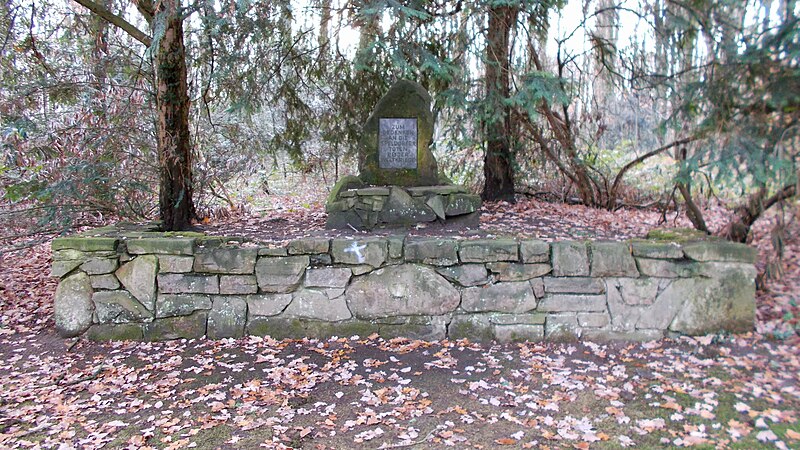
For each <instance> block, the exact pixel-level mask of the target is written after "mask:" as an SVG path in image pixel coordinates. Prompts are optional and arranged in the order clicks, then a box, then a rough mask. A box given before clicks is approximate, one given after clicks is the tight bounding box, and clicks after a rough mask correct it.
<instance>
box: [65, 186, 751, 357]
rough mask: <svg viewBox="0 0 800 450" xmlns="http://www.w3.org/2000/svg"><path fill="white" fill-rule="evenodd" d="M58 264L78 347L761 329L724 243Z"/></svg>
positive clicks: (747, 279)
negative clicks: (86, 343) (111, 342)
mask: <svg viewBox="0 0 800 450" xmlns="http://www.w3.org/2000/svg"><path fill="white" fill-rule="evenodd" d="M356 195H357V194H356ZM345 198H347V197H345ZM53 257H54V261H53V268H52V274H53V276H56V277H58V278H59V279H60V282H59V285H58V289H57V291H56V296H55V322H56V327H57V329H58V331H59V333H60V334H61V335H62V336H65V337H70V336H80V335H86V336H87V337H89V338H91V339H100V340H106V339H146V340H164V339H178V338H199V337H202V336H207V337H209V338H224V337H239V336H243V335H245V334H254V335H271V336H273V337H277V338H285V337H292V338H302V337H327V336H332V335H337V336H352V335H361V336H368V335H370V334H372V333H378V334H380V335H383V336H385V337H397V336H403V337H408V338H420V339H431V340H432V339H443V338H451V339H469V340H472V341H492V340H495V341H501V342H509V341H535V340H573V339H590V340H610V339H634V340H642V339H648V340H649V339H656V338H659V337H662V336H665V335H668V334H689V335H696V334H705V333H718V332H744V331H749V330H752V329H753V326H754V321H755V283H754V279H755V275H756V271H755V267H754V265H753V263H754V261H755V250H754V249H752V248H750V247H747V246H744V245H740V244H733V243H730V242H726V241H714V240H698V241H682V242H680V243H676V242H670V241H663V240H634V241H626V242H584V241H564V242H553V243H547V242H542V241H538V240H533V239H510V238H509V239H504V238H496V239H478V240H464V239H456V238H432V237H430V238H411V237H406V236H403V235H394V236H389V237H371V238H359V239H348V238H333V239H328V238H305V239H299V240H296V241H293V242H290V243H288V244H287V245H285V246H283V247H278V248H268V247H259V246H255V245H252V246H248V244H247V243H243V242H241V240H237V239H236V238H219V237H207V236H203V235H199V234H196V233H194V234H193V233H187V234H185V235H181V234H175V233H170V234H165V233H157V232H151V231H130V230H125V229H121V228H115V227H108V228H106V229H102V230H96V231H95V232H89V233H85V234H83V235H79V236H75V237H67V238H59V239H56V240H55V241H54V242H53Z"/></svg>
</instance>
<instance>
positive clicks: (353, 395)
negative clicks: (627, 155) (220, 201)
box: [0, 200, 800, 449]
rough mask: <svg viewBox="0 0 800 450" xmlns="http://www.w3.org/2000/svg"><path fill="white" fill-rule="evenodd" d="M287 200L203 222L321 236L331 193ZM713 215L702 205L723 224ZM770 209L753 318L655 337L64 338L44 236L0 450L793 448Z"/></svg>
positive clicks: (798, 400)
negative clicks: (498, 340) (763, 275)
mask: <svg viewBox="0 0 800 450" xmlns="http://www.w3.org/2000/svg"><path fill="white" fill-rule="evenodd" d="M284 205H285V206H284V207H282V208H280V209H274V210H272V211H271V212H270V214H269V218H259V217H258V216H257V215H239V216H236V217H230V218H229V219H228V220H227V221H225V222H221V223H209V224H207V225H206V227H207V229H210V230H217V231H219V232H223V231H225V232H228V231H235V230H236V229H237V227H238V229H239V230H246V229H249V230H251V231H252V232H253V233H260V234H259V235H263V230H264V229H265V228H264V227H265V226H268V227H270V228H269V229H271V230H274V231H275V233H274V234H270V236H271V239H272V240H282V239H291V238H294V237H299V236H304V235H308V234H313V233H319V232H322V231H321V225H322V224H324V217H325V216H324V213H323V212H322V209H321V205H319V204H318V203H317V204H308V203H303V202H300V203H297V204H294V203H292V202H291V201H287V202H286V203H285V204H284ZM720 211H721V210H719V209H717V210H715V211H708V214H709V217H710V218H711V219H710V222H711V225H712V227H715V226H717V225H719V224H721V223H722V222H723V221H724V217H723V214H722V213H721V212H720ZM667 219H668V220H667V223H666V224H660V223H659V222H660V220H661V214H660V213H659V212H658V211H643V210H620V211H617V212H614V213H610V212H604V211H597V210H592V209H588V208H583V207H580V206H564V205H561V204H549V203H543V202H538V201H533V200H530V201H522V202H519V203H518V204H516V205H507V204H493V205H488V206H487V207H486V208H485V211H484V215H483V217H482V223H481V229H480V230H472V231H470V230H466V231H465V230H461V231H464V232H466V233H477V234H479V235H494V234H496V233H502V234H516V235H524V236H533V237H539V238H542V239H546V240H551V239H555V238H580V239H621V238H627V237H635V236H643V235H644V234H645V233H646V231H647V230H649V229H652V228H655V227H658V226H675V225H677V226H683V225H685V222H684V221H683V219H677V220H674V219H673V218H672V217H671V216H667ZM777 219H778V218H777V216H775V215H772V216H770V217H768V218H766V219H764V220H762V221H760V222H759V223H758V224H757V226H756V229H755V233H754V236H755V238H754V240H753V243H752V245H754V246H756V247H758V248H759V250H760V261H759V263H758V266H759V270H760V271H762V272H763V271H764V270H765V268H766V267H768V266H771V267H772V270H771V272H772V273H777V272H776V271H775V270H774V269H775V267H780V268H781V269H782V270H781V272H782V273H781V277H780V279H772V280H768V281H766V282H764V283H762V287H761V289H760V290H759V292H758V298H757V304H758V322H757V324H756V330H755V332H753V333H748V334H743V335H709V336H703V337H696V338H689V337H684V338H679V339H663V340H660V341H655V342H647V343H623V342H617V343H610V344H596V343H592V342H580V343H571V344H569V343H568V344H558V343H526V344H514V345H511V344H509V345H492V344H475V343H471V342H468V341H436V342H423V341H413V340H406V339H392V340H384V339H381V338H380V337H378V336H375V335H373V336H343V337H340V338H332V339H329V340H315V339H304V340H283V341H276V340H273V339H270V338H256V337H245V338H242V339H238V340H234V339H223V340H217V341H211V340H206V339H198V340H180V341H172V342H157V343H143V342H115V343H95V342H89V341H85V340H64V339H61V338H59V337H58V336H57V335H56V333H55V329H54V324H53V320H52V316H53V314H52V297H53V293H54V291H55V287H56V280H55V279H53V278H50V277H49V266H50V263H51V259H50V251H49V245H48V244H40V245H37V246H34V247H30V248H27V249H24V250H19V251H16V252H13V253H8V254H5V256H4V259H2V260H0V361H3V364H2V365H0V447H3V448H58V449H68V448H100V447H105V448H172V449H178V448H202V449H213V448H225V449H228V448H230V449H236V448H242V449H249V448H306V449H329V448H333V449H348V448H376V449H377V448H417V449H423V448H503V447H505V448H541V449H556V448H563V449H567V448H577V449H587V448H601V449H602V448H621V447H635V448H653V447H688V446H698V447H701V448H743V449H751V448H771V447H776V448H800V421H798V419H800V338H799V337H798V335H797V330H798V319H797V317H798V316H800V309H799V308H798V304H800V256H798V255H800V224H798V218H797V217H796V216H788V217H786V218H785V219H786V232H785V233H784V235H785V237H786V239H785V240H784V241H783V253H784V255H783V258H782V261H781V262H780V265H779V266H776V265H775V264H774V263H775V261H773V259H772V258H773V257H772V256H771V255H774V251H773V249H772V245H773V244H772V237H773V236H772V234H773V233H771V230H772V226H773V224H774V222H775V221H776V220H777ZM276 224H279V225H280V226H279V227H276ZM277 228H280V232H278V231H277ZM451 231H452V230H451ZM436 232H438V231H437V230H435V229H434V230H425V229H420V230H413V231H412V234H413V233H421V234H425V233H436ZM448 232H450V231H448ZM456 232H458V231H456ZM270 233H273V231H271V232H270Z"/></svg>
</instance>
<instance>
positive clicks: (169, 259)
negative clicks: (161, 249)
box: [158, 255, 194, 273]
mask: <svg viewBox="0 0 800 450" xmlns="http://www.w3.org/2000/svg"><path fill="white" fill-rule="evenodd" d="M193 266H194V256H179V255H158V273H189V272H191V271H192V267H193Z"/></svg>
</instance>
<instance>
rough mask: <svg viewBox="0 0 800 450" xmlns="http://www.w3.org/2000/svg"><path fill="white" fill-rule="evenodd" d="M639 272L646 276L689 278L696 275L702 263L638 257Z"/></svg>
mask: <svg viewBox="0 0 800 450" xmlns="http://www.w3.org/2000/svg"><path fill="white" fill-rule="evenodd" d="M636 265H637V266H638V267H639V273H640V274H641V275H642V276H644V277H658V278H689V277H693V276H696V275H697V273H698V271H699V269H700V264H699V263H696V262H694V261H687V260H677V261H675V260H665V259H648V258H636Z"/></svg>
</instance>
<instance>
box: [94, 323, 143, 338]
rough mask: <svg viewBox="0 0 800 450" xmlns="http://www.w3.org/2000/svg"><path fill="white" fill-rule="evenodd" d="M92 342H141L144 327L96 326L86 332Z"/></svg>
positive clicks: (135, 324) (128, 324)
mask: <svg viewBox="0 0 800 450" xmlns="http://www.w3.org/2000/svg"><path fill="white" fill-rule="evenodd" d="M86 337H87V338H88V339H89V340H90V341H99V342H104V341H141V340H142V338H143V337H144V326H143V325H142V324H140V323H118V324H98V323H96V324H94V325H92V326H91V327H89V329H88V330H87V331H86Z"/></svg>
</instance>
